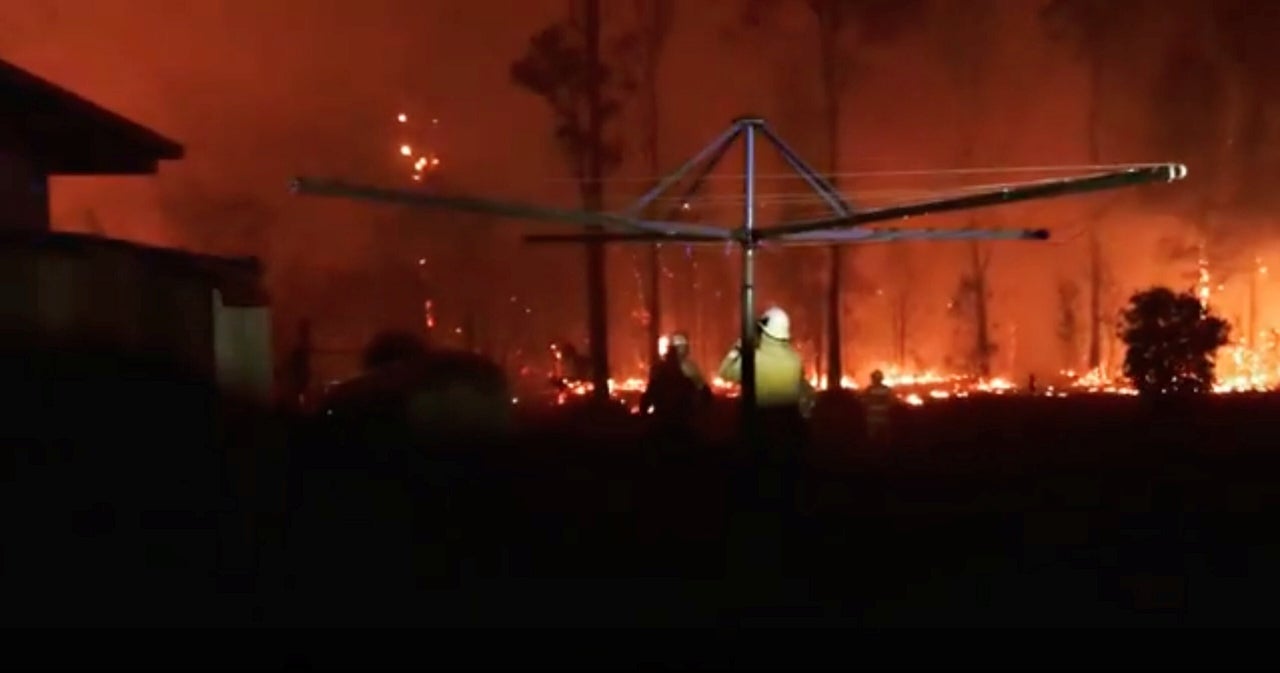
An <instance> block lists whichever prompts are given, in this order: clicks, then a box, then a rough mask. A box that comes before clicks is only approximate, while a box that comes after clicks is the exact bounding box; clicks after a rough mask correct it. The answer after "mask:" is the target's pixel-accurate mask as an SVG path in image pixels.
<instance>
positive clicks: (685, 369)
mask: <svg viewBox="0 0 1280 673" xmlns="http://www.w3.org/2000/svg"><path fill="white" fill-rule="evenodd" d="M668 348H669V349H670V351H674V352H675V354H676V357H677V358H678V359H679V361H680V371H681V373H683V374H684V376H685V378H687V379H689V380H690V381H692V382H693V386H694V388H696V389H697V391H698V397H699V398H700V399H703V400H705V399H706V398H707V397H708V396H710V394H711V388H709V387H708V386H707V380H706V379H705V378H703V376H702V370H701V369H699V368H698V363H696V362H694V361H693V358H690V357H689V335H687V334H685V333H684V332H676V333H674V334H672V335H671V343H670V344H669V346H668ZM670 351H669V352H670Z"/></svg>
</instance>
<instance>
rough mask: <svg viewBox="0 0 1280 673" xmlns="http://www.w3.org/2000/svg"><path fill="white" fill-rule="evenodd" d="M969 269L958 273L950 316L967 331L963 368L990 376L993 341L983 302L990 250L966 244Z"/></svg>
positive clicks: (988, 295) (986, 297) (986, 294)
mask: <svg viewBox="0 0 1280 673" xmlns="http://www.w3.org/2000/svg"><path fill="white" fill-rule="evenodd" d="M969 253H970V256H971V257H970V269H969V271H967V272H965V273H962V274H961V275H960V282H959V284H958V285H957V287H956V290H955V294H954V295H953V296H952V299H951V304H950V307H949V308H950V311H951V315H952V316H953V317H955V318H956V319H958V320H959V321H960V322H961V324H962V325H963V326H964V328H965V330H967V332H968V334H967V335H966V337H967V338H966V339H964V341H967V342H968V344H969V345H968V347H967V348H966V349H965V352H964V353H963V356H964V362H965V366H966V368H967V369H968V370H969V372H970V373H971V374H974V375H976V376H980V377H982V378H987V377H990V376H991V358H992V357H994V356H995V354H996V350H997V348H996V344H995V343H994V342H993V341H992V339H991V332H990V329H989V321H988V317H987V303H988V301H989V300H990V299H991V291H990V289H989V288H988V287H987V270H988V267H989V265H990V264H991V254H990V251H988V250H986V249H985V248H980V247H979V246H976V245H973V246H970V247H969Z"/></svg>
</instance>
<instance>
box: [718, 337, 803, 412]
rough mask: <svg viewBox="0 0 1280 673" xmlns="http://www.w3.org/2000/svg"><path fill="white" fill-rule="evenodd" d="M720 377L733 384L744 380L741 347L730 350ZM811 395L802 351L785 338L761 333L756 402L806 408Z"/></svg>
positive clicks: (757, 353)
mask: <svg viewBox="0 0 1280 673" xmlns="http://www.w3.org/2000/svg"><path fill="white" fill-rule="evenodd" d="M720 378H722V379H724V380H725V381H729V382H730V383H741V382H742V357H741V355H740V354H739V351H738V349H737V348H735V349H733V350H732V351H729V354H728V355H726V356H725V358H724V362H722V363H721V364H720ZM811 394H812V389H811V388H810V387H809V382H808V381H805V380H804V366H803V364H802V363H801V361H800V354H799V353H797V352H796V351H795V349H794V348H792V347H791V344H789V343H787V342H785V341H779V340H777V339H773V338H771V337H769V336H767V335H763V336H761V338H760V345H759V346H757V347H756V404H757V405H759V406H761V407H786V406H792V407H800V408H802V409H803V408H804V407H805V405H806V404H808V403H809V398H810V396H811Z"/></svg>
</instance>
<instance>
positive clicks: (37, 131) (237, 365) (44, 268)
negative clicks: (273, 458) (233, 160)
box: [0, 61, 272, 398]
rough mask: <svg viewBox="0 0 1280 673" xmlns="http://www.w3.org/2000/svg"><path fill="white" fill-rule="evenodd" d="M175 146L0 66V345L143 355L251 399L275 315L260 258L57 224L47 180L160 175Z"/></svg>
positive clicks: (266, 369)
mask: <svg viewBox="0 0 1280 673" xmlns="http://www.w3.org/2000/svg"><path fill="white" fill-rule="evenodd" d="M182 156H183V148H182V146H181V145H179V144H177V143H176V142H174V141H172V140H169V139H167V138H165V137H163V136H161V135H160V134H158V133H156V132H154V131H152V130H150V129H147V128H146V127H144V126H141V125H140V124H137V123H135V122H132V121H130V120H128V119H125V118H124V117H121V116H120V115H117V114H115V113H113V112H110V111H109V110H106V109H104V108H102V107H100V106H98V105H95V104H93V103H92V102H90V101H87V100H85V99H84V98H81V97H80V96H77V95H75V94H74V93H71V92H69V91H67V90H65V89H63V88H61V87H58V86H56V85H54V84H52V83H50V82H47V81H45V80H43V79H41V78H39V77H37V76H35V75H33V74H31V73H29V72H26V71H25V70H22V69H21V68H18V67H16V66H14V65H12V64H9V63H5V62H4V61H0V322H2V323H3V324H4V326H5V329H4V330H2V331H0V339H6V340H9V341H10V344H7V345H9V346H19V345H21V346H31V345H39V346H41V347H44V348H51V347H59V348H60V347H69V346H78V345H92V346H94V347H96V348H109V349H119V350H122V351H125V352H130V353H140V352H145V353H148V354H151V355H153V356H156V357H157V358H161V359H165V360H168V361H170V362H171V363H172V364H174V365H176V366H179V367H183V368H187V369H189V370H190V371H191V373H193V374H199V375H203V376H209V377H211V378H213V379H214V380H216V381H217V382H218V384H219V385H220V386H223V387H225V388H234V389H235V390H236V391H237V392H241V393H247V394H250V395H252V396H253V397H257V398H265V397H266V396H268V395H269V394H270V390H271V371H272V370H271V363H270V360H271V358H270V321H269V313H268V310H267V301H266V296H265V292H264V290H263V287H262V281H261V276H262V270H261V267H260V264H259V263H258V262H257V260H254V259H231V258H220V257H211V256H206V255H196V254H192V253H189V252H186V251H182V250H172V249H164V248H157V247H151V246H144V245H138V244H134V243H131V242H127V241H122V240H113V239H109V238H104V237H99V236H90V235H80V234H69V233H59V232H54V231H53V230H52V228H51V226H50V221H49V178H50V177H53V176H71V175H78V176H87V175H153V174H155V173H156V172H157V171H158V168H159V165H160V162H162V161H172V160H177V159H181V158H182Z"/></svg>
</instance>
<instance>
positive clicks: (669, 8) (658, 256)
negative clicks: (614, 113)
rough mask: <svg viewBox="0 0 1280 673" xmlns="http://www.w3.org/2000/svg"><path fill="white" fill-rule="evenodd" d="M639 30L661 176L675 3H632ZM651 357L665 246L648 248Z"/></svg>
mask: <svg viewBox="0 0 1280 673" xmlns="http://www.w3.org/2000/svg"><path fill="white" fill-rule="evenodd" d="M633 1H634V4H635V12H636V17H637V23H638V27H637V30H636V35H637V36H638V39H637V40H636V46H637V49H636V52H637V61H638V67H637V68H636V72H637V77H636V79H637V84H638V86H639V93H640V97H639V98H640V100H639V103H640V109H641V119H642V120H643V121H642V123H641V128H642V129H643V130H644V142H643V143H642V144H641V151H642V154H643V155H644V161H645V164H646V166H647V168H648V171H649V174H650V175H655V176H656V175H659V174H660V173H661V172H662V161H661V156H660V154H659V148H660V146H661V145H660V143H659V136H660V130H661V122H662V119H661V109H660V106H659V103H658V75H659V70H660V67H661V65H662V52H663V49H664V48H665V47H666V44H667V38H668V37H669V36H670V34H671V25H672V22H673V19H674V13H675V8H674V4H673V2H672V0H633ZM648 267H649V268H648V271H649V273H648V277H649V292H648V300H649V301H648V310H647V311H646V313H647V314H648V318H649V332H648V341H649V344H648V354H649V365H650V366H651V367H652V366H656V365H657V364H658V339H659V338H660V337H661V332H662V246H661V245H659V244H657V243H655V244H653V245H651V246H649V259H648Z"/></svg>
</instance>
